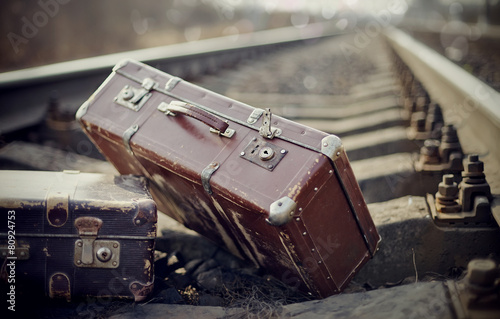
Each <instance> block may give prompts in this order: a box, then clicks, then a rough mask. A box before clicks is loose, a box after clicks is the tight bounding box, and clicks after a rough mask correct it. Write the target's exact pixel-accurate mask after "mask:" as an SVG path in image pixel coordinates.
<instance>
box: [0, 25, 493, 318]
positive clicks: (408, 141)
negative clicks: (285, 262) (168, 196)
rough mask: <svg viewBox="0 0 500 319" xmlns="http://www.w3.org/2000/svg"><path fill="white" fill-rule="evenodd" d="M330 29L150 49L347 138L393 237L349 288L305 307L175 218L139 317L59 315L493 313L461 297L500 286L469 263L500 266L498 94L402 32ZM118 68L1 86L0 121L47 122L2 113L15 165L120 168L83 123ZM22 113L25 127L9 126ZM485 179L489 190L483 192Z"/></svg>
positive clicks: (84, 305)
mask: <svg viewBox="0 0 500 319" xmlns="http://www.w3.org/2000/svg"><path fill="white" fill-rule="evenodd" d="M325 33H326V34H327V35H328V36H320V34H318V33H313V35H311V36H308V37H307V38H306V39H304V36H303V35H297V34H291V33H290V34H288V36H287V37H283V36H282V37H279V36H278V35H277V34H273V33H267V35H268V38H266V39H261V40H260V42H259V43H257V42H253V43H251V44H247V45H241V46H237V45H233V47H232V48H227V47H226V49H224V50H222V49H220V47H221V46H220V45H221V42H219V47H218V49H212V50H208V49H207V52H205V53H203V52H196V53H194V52H191V51H190V52H191V54H190V55H189V57H187V56H182V55H181V54H179V56H171V57H170V58H168V59H163V60H161V59H160V58H159V56H160V55H161V54H162V53H161V52H163V51H159V52H157V53H155V54H158V55H156V56H154V54H153V52H152V51H151V52H150V54H151V55H150V56H149V57H148V58H146V60H147V61H148V62H149V63H151V64H152V65H153V66H157V67H160V68H161V69H164V70H166V71H167V72H170V73H172V74H174V75H177V76H180V77H184V78H187V79H190V80H191V81H193V82H195V83H196V84H198V85H200V86H203V87H206V88H208V89H210V90H213V91H215V92H218V93H220V94H223V95H227V96H229V97H231V98H234V99H237V100H240V101H242V102H245V103H247V104H249V105H252V106H255V107H261V108H264V107H269V108H270V109H271V111H272V112H273V113H274V114H276V115H281V116H283V117H287V118H290V119H293V120H295V121H298V122H301V123H303V124H306V125H309V126H311V127H315V128H317V129H320V130H323V131H326V132H329V133H332V134H336V135H338V136H339V137H340V138H341V139H342V141H343V143H344V146H345V148H346V151H347V154H348V156H349V158H350V160H351V163H352V166H353V169H354V172H355V175H356V177H357V179H358V182H359V184H360V187H361V189H362V191H363V193H364V196H365V199H366V201H367V203H369V209H370V212H371V214H372V217H373V219H374V221H375V223H376V226H377V228H378V230H379V233H380V234H381V236H382V238H383V241H382V243H381V246H380V251H379V252H378V254H377V255H376V256H375V257H374V259H373V260H371V261H370V262H369V263H368V264H367V265H366V266H365V267H364V268H363V269H362V271H361V272H360V273H359V274H358V275H357V276H356V277H355V278H354V280H353V282H352V283H351V285H350V286H349V288H348V289H347V291H346V293H345V294H342V295H339V296H333V297H330V298H327V299H325V300H322V301H307V300H308V296H304V295H297V294H295V293H294V292H291V291H288V290H287V289H286V288H284V287H283V286H281V285H280V284H279V283H278V282H275V281H274V280H272V279H270V278H268V277H267V276H266V275H265V272H263V271H262V270H255V269H250V268H247V267H246V265H245V264H244V263H242V262H241V261H239V260H237V259H235V258H233V257H232V256H230V255H228V254H227V253H225V252H223V251H221V250H220V249H218V248H216V247H214V246H213V245H211V244H210V243H208V242H206V241H205V240H204V239H203V238H201V237H199V236H198V235H196V234H195V233H193V232H191V231H189V230H186V229H184V228H183V227H182V226H180V225H177V224H175V223H173V222H172V221H170V220H168V219H167V218H164V219H163V218H162V219H161V221H160V227H162V228H163V232H161V234H159V236H160V235H161V236H160V237H159V239H158V241H157V249H158V251H161V253H159V257H161V258H159V259H158V261H157V262H156V273H157V279H158V280H157V291H156V292H155V295H154V296H153V298H152V299H151V301H150V302H149V303H147V304H144V305H140V306H137V307H136V308H135V310H134V308H133V307H132V306H131V305H130V304H129V303H126V302H119V301H117V302H110V301H107V300H106V301H102V300H98V299H97V300H96V299H88V300H84V301H81V302H80V303H79V304H77V305H74V307H73V308H72V307H71V306H65V307H59V306H57V305H56V306H50V307H49V310H47V311H48V312H50V313H60V314H65V315H67V314H70V315H72V316H75V317H81V318H83V317H86V316H87V317H93V316H96V315H101V316H110V315H113V314H116V313H117V308H119V307H122V309H121V310H120V313H122V314H121V316H122V317H124V318H129V317H130V318H131V317H133V316H134V312H135V314H137V313H139V312H140V313H141V314H143V315H145V316H146V317H147V316H150V317H154V316H156V315H158V314H162V315H165V314H166V313H169V314H172V315H176V314H179V313H183V314H187V313H189V314H192V315H200V314H202V313H203V314H205V315H208V316H213V317H220V316H224V315H227V316H238V315H243V314H245V313H246V314H247V315H248V313H251V314H252V313H253V314H254V315H261V316H266V315H275V316H292V317H293V316H309V315H312V314H317V315H325V314H328V315H338V316H339V317H346V318H350V317H362V316H365V317H370V318H378V317H380V318H386V316H387V314H388V313H392V314H393V315H394V316H395V317H401V316H405V317H407V316H409V317H412V316H413V317H415V318H417V317H424V316H425V317H430V318H453V317H459V318H462V317H464V318H465V317H467V316H470V315H477V314H479V313H481V311H482V309H483V308H488V307H490V306H491V305H490V304H488V303H487V302H485V303H484V304H481V302H482V301H477V300H476V301H475V302H476V304H475V306H477V307H475V306H474V307H475V308H474V307H469V308H468V306H467V304H468V301H470V300H473V299H474V298H475V295H474V292H471V291H469V290H467V289H464V288H463V287H464V285H467V283H469V284H470V281H471V280H472V281H473V284H477V285H479V286H481V285H483V286H484V287H483V288H485V289H486V290H487V289H490V290H492V291H494V289H498V288H492V287H490V286H491V285H492V282H493V281H494V280H492V278H495V276H496V278H498V273H495V271H497V270H494V269H497V267H498V266H497V265H496V264H495V262H493V264H494V266H491V265H490V263H488V262H484V261H483V264H481V263H476V264H474V263H473V264H471V265H470V266H469V270H468V273H469V274H472V273H475V274H476V279H474V278H473V279H470V275H469V277H466V278H465V279H461V278H462V277H463V276H464V274H465V272H464V270H465V269H466V268H467V266H468V263H469V261H471V260H472V259H474V258H490V259H491V260H496V262H498V260H497V259H498V257H499V254H500V241H499V239H500V231H499V229H498V224H497V223H500V212H499V211H498V207H499V205H498V204H497V203H498V198H499V196H500V169H499V168H500V167H499V165H500V148H498V140H499V138H500V115H499V111H498V110H499V108H498V106H499V105H500V99H499V97H498V96H499V95H498V93H497V92H496V91H494V90H493V89H490V88H489V87H488V86H487V85H486V84H484V83H483V82H477V79H475V78H473V77H471V76H470V75H467V74H464V73H466V72H464V71H463V70H460V69H459V68H457V67H456V66H455V65H453V64H452V63H447V62H446V60H445V59H443V57H440V56H439V55H436V54H435V53H434V52H432V51H429V50H427V49H426V48H425V47H422V44H420V43H418V42H415V40H414V39H412V38H411V37H409V36H407V35H406V34H404V33H402V32H401V31H399V30H395V29H388V30H386V31H385V33H384V34H380V35H378V36H376V37H373V38H371V39H370V41H369V44H368V45H366V46H363V47H356V41H355V34H352V33H351V34H349V33H345V34H341V33H337V34H335V31H334V30H331V31H324V32H323V35H324V34H325ZM343 33H344V32H343ZM334 34H335V35H334ZM276 38H281V41H278V42H277V41H276ZM250 42H251V41H250ZM210 46H212V47H217V46H216V45H214V44H211V45H208V47H210ZM346 47H349V48H356V52H355V53H352V51H351V52H348V51H346V50H345V48H346ZM142 53H143V54H144V52H142ZM416 53H418V54H416ZM131 54H132V55H133V54H137V52H136V53H131ZM252 56H254V57H256V56H258V58H255V59H251V58H249V57H252ZM116 57H117V56H115V58H116ZM129 57H130V56H129ZM311 57H312V58H311ZM109 60H110V57H107V58H106V59H103V60H102V61H99V60H98V59H96V60H94V62H95V64H94V66H93V67H90V68H89V69H91V70H84V69H82V70H79V71H75V72H76V73H71V72H66V73H64V72H63V73H58V72H56V71H51V72H52V73H50V72H49V73H48V74H46V77H44V76H38V77H36V76H35V77H33V78H31V80H29V79H27V78H26V75H24V77H23V74H22V73H17V74H14V73H10V74H8V76H4V77H2V76H1V75H0V78H3V81H0V90H1V91H0V92H1V93H0V95H1V96H2V101H6V102H4V103H2V112H5V110H6V109H7V106H9V105H10V104H12V105H22V104H23V103H26V104H27V105H29V107H30V110H31V111H32V113H36V114H35V115H36V116H35V115H33V116H32V117H31V119H30V121H28V120H22V117H23V116H22V115H23V114H22V113H19V114H14V113H12V112H10V113H9V112H7V113H4V115H2V120H3V119H10V120H9V121H8V122H9V125H10V126H7V127H9V129H7V130H6V129H5V128H4V127H6V126H2V127H3V130H4V131H3V134H4V143H5V144H6V145H5V146H4V147H3V148H1V149H0V165H1V167H2V168H3V169H5V168H22V169H50V170H60V169H80V170H82V171H85V170H86V171H98V172H110V173H115V171H114V169H113V168H112V167H111V166H110V165H108V164H107V163H106V162H104V161H102V158H100V157H99V155H98V154H97V153H96V152H95V150H93V149H92V148H91V145H90V144H89V143H88V141H86V140H85V139H84V137H83V135H81V134H80V133H79V128H78V127H76V126H75V125H74V123H73V122H72V120H71V119H72V117H71V116H72V112H74V111H76V107H78V106H79V103H78V100H79V99H81V102H83V101H84V100H85V99H86V98H87V97H88V95H90V93H91V91H92V89H91V88H92V87H93V85H95V82H92V81H98V78H99V77H102V74H103V73H102V72H104V74H106V73H108V72H109V70H108V71H106V69H107V68H108V67H109V65H108V64H106V63H109ZM80 64H81V63H80ZM80 64H78V63H75V65H80ZM188 66H189V67H188ZM207 66H210V67H207ZM222 66H226V67H225V68H222ZM47 70H48V69H47ZM103 70H104V71H103ZM42 71H43V70H42ZM183 72H184V73H183ZM75 74H76V75H77V77H76V80H75V81H78V77H82V79H85V82H84V83H87V84H85V87H84V88H82V90H77V89H76V88H74V84H71V83H74V82H72V81H73V80H72V81H70V79H74V78H75ZM43 79H49V80H48V81H46V82H44V81H42V80H43ZM464 83H465V84H464ZM54 88H55V89H58V90H59V91H60V92H63V93H62V94H61V93H60V96H59V98H58V99H57V98H56V97H55V96H54V95H51V94H52V93H51V91H52V90H53V89H54ZM470 89H472V91H471V90H470ZM89 90H90V91H89ZM26 92H34V93H32V94H29V96H26V97H24V98H23V99H22V100H21V102H19V101H18V97H19V95H20V94H21V95H23V96H24V95H27V94H26ZM87 94H88V95H87ZM18 103H21V104H18ZM68 114H69V115H70V116H68ZM19 118H21V124H19V123H16V121H14V120H12V119H19ZM23 121H24V122H23ZM34 132H35V133H34ZM34 153H36V154H42V156H41V158H42V159H43V158H45V159H46V160H40V155H39V156H34V155H33V154H34ZM476 154H477V155H478V156H474V155H476ZM470 155H472V156H470ZM479 160H480V161H481V162H482V163H483V164H481V163H480V162H479ZM483 166H484V169H481V167H483ZM464 169H465V170H464ZM482 173H483V174H484V175H485V178H486V181H487V182H488V183H489V187H490V193H491V194H489V193H488V192H487V190H486V189H485V187H483V186H484V181H483V180H482V178H483V176H482V175H481V174H482ZM462 174H464V175H463V178H462ZM443 175H446V176H447V177H446V178H444V177H443ZM462 180H464V182H462V183H463V184H462V185H461V188H463V189H466V188H467V189H472V190H471V191H470V192H469V193H467V194H469V195H467V194H465V195H463V194H462V195H460V197H459V198H458V197H457V198H454V195H455V193H458V190H457V184H458V183H460V182H461V181H462ZM466 180H467V181H469V183H465V181H466ZM471 180H472V181H471ZM440 183H442V184H441V186H440V187H438V185H439V184H440ZM454 183H456V184H454ZM471 185H472V186H471ZM477 185H482V186H481V187H482V188H481V187H479V188H478V187H477ZM474 187H475V188H474ZM441 189H442V190H441ZM436 193H439V194H440V195H436V196H437V197H439V198H440V199H439V204H440V205H441V206H439V205H438V207H440V209H441V211H443V212H446V211H452V213H450V214H448V215H447V214H446V213H439V212H438V211H437V209H436V202H437V201H438V199H436V198H435V194H436ZM429 194H430V195H429ZM470 194H473V195H474V196H472V195H470ZM467 196H469V197H471V198H472V199H470V198H469V201H472V203H470V205H471V206H470V207H467V209H466V210H467V211H466V212H463V209H461V208H460V209H459V207H458V206H460V205H459V203H460V204H461V202H462V201H466V199H465V198H466V197H467ZM455 201H456V202H455ZM445 206H446V208H445V209H444V210H443V209H442V207H445ZM468 211H470V212H468ZM492 215H494V216H495V218H496V220H495V218H493V217H491V216H492ZM488 267H490V268H492V269H493V268H494V269H493V270H492V269H489V268H488ZM165 278H167V279H165ZM477 278H483V279H477ZM484 278H486V279H484ZM467 280H468V281H467ZM474 280H478V282H477V283H474ZM481 280H483V281H482V282H479V281H481ZM235 282H239V283H240V284H241V285H240V286H237V285H234V283H235ZM488 285H490V286H488ZM249 287H250V288H249ZM255 287H260V288H255ZM488 287H489V288H488ZM380 288H390V289H380ZM486 290H485V291H486ZM249 296H250V297H251V298H249ZM493 297H495V295H494V294H493ZM273 298H274V299H273ZM496 298H498V295H497V296H496ZM494 300H496V301H498V300H497V299H494ZM496 301H495V302H496ZM165 304H168V305H165ZM172 304H177V305H172ZM194 304H197V305H201V306H203V305H205V306H206V305H210V306H224V307H225V308H222V307H215V308H204V307H199V306H197V307H195V306H191V305H194ZM488 309H489V310H490V311H491V313H492V314H493V315H492V318H493V317H494V316H495V315H498V312H496V313H495V312H494V311H498V308H494V307H493V308H491V307H490V308H488ZM123 312H125V313H123ZM487 314H490V313H487ZM116 316H117V317H119V315H116Z"/></svg>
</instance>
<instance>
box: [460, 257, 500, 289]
mask: <svg viewBox="0 0 500 319" xmlns="http://www.w3.org/2000/svg"><path fill="white" fill-rule="evenodd" d="M498 275H499V272H498V268H497V265H496V263H495V262H494V261H493V260H491V259H474V260H471V261H470V262H469V264H468V265H467V279H468V282H469V283H470V284H472V285H475V286H481V287H491V286H493V285H494V283H495V279H496V278H497V277H498Z"/></svg>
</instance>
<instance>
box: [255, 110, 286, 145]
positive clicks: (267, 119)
mask: <svg viewBox="0 0 500 319" xmlns="http://www.w3.org/2000/svg"><path fill="white" fill-rule="evenodd" d="M271 115H272V114H271V109H269V108H266V110H265V111H264V114H263V118H262V126H261V127H260V129H259V134H260V136H262V137H264V138H267V139H270V140H272V139H273V138H274V137H275V136H278V135H280V134H281V129H279V128H275V127H274V128H273V127H271Z"/></svg>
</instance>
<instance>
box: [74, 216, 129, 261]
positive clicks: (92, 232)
mask: <svg viewBox="0 0 500 319" xmlns="http://www.w3.org/2000/svg"><path fill="white" fill-rule="evenodd" d="M75 227H76V229H77V230H78V235H79V236H80V239H78V240H76V242H75V254H74V263H75V265H76V266H77V267H90V268H117V267H118V265H119V261H120V260H119V259H120V243H119V242H117V241H114V240H97V235H98V233H99V230H100V229H101V227H102V220H101V219H99V218H96V217H88V216H86V217H78V218H77V219H76V220H75Z"/></svg>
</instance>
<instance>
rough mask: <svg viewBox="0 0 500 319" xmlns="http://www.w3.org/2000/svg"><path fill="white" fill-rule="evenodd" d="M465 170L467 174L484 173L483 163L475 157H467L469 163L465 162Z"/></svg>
mask: <svg viewBox="0 0 500 319" xmlns="http://www.w3.org/2000/svg"><path fill="white" fill-rule="evenodd" d="M465 170H466V171H467V172H468V173H482V172H483V171H484V163H483V162H482V161H480V160H479V159H478V158H477V156H476V157H473V156H472V155H471V156H469V161H467V162H466V165H465Z"/></svg>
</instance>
